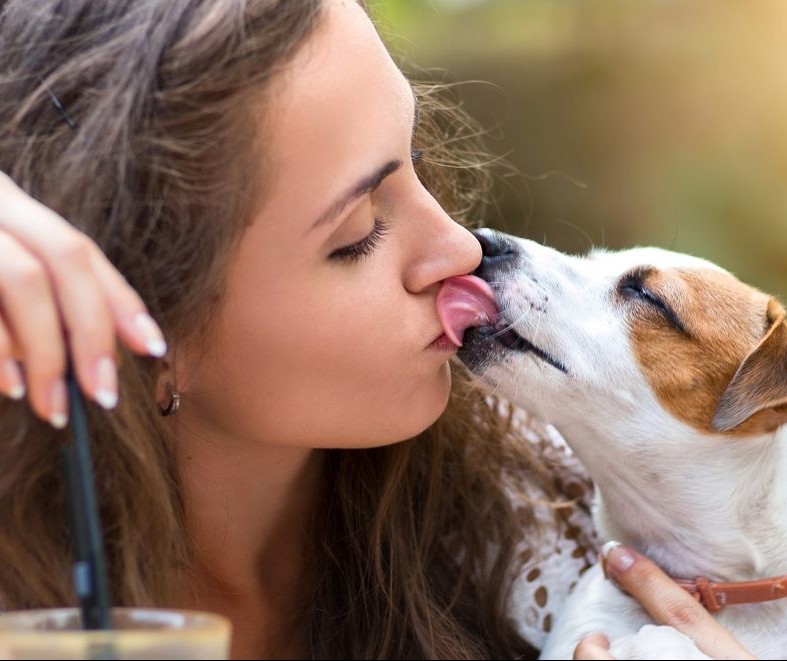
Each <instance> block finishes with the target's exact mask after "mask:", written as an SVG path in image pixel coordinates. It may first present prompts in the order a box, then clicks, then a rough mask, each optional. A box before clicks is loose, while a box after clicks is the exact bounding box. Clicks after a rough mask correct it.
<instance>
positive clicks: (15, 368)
mask: <svg viewBox="0 0 787 661" xmlns="http://www.w3.org/2000/svg"><path fill="white" fill-rule="evenodd" d="M3 376H4V377H5V382H6V385H7V390H6V392H7V394H8V396H9V397H10V398H11V399H22V397H24V396H25V392H26V389H25V382H24V381H23V380H22V370H20V369H19V365H17V364H16V361H15V360H11V359H10V358H9V359H8V360H6V361H5V363H4V364H3Z"/></svg>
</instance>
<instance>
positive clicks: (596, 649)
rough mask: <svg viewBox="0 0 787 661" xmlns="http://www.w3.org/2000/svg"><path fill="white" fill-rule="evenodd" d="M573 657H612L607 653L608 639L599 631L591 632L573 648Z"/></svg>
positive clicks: (612, 657)
mask: <svg viewBox="0 0 787 661" xmlns="http://www.w3.org/2000/svg"><path fill="white" fill-rule="evenodd" d="M574 658H575V659H614V658H615V657H614V656H612V655H611V654H610V653H609V640H607V637H606V636H605V635H603V634H600V633H591V634H588V635H587V636H585V637H584V638H583V639H582V640H580V641H579V643H578V644H577V646H576V648H574Z"/></svg>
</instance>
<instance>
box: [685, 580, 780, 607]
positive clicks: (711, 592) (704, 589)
mask: <svg viewBox="0 0 787 661" xmlns="http://www.w3.org/2000/svg"><path fill="white" fill-rule="evenodd" d="M674 580H675V582H676V583H677V584H678V585H680V587H682V588H683V589H684V590H686V591H687V592H688V593H689V594H691V595H692V596H693V597H694V598H695V599H696V600H697V601H698V602H699V603H700V604H702V605H703V606H705V608H707V609H708V610H709V611H710V612H711V613H717V612H719V611H720V610H721V609H722V608H723V607H724V606H729V605H730V604H754V603H759V602H762V601H773V600H774V599H781V598H783V597H787V575H785V576H776V577H775V578H766V579H763V580H760V581H741V582H738V583H714V582H713V581H710V580H708V579H707V578H704V577H702V576H701V577H699V578H695V579H694V580H693V581H692V580H689V579H680V578H677V579H674Z"/></svg>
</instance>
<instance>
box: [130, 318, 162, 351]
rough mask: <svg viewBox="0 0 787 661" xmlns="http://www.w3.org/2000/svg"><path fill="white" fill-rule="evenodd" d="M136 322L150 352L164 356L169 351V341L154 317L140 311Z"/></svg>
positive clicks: (135, 319)
mask: <svg viewBox="0 0 787 661" xmlns="http://www.w3.org/2000/svg"><path fill="white" fill-rule="evenodd" d="M134 323H135V324H136V326H137V329H138V330H139V332H140V333H141V334H142V337H143V339H144V342H145V348H146V349H147V350H148V353H149V354H150V355H151V356H155V357H156V358H162V357H164V355H165V354H166V353H167V343H166V342H165V341H164V336H163V335H162V334H161V329H159V327H158V325H157V324H156V322H155V321H153V318H152V317H151V316H150V315H149V314H148V313H147V312H140V313H139V314H138V315H137V316H136V317H134Z"/></svg>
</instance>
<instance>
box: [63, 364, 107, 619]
mask: <svg viewBox="0 0 787 661" xmlns="http://www.w3.org/2000/svg"><path fill="white" fill-rule="evenodd" d="M66 382H67V384H68V400H69V408H70V415H69V419H70V423H71V438H70V439H69V440H68V441H66V442H65V443H63V445H62V447H61V450H60V456H61V459H62V462H63V474H64V476H65V488H66V499H67V501H68V514H69V518H70V520H71V531H72V536H73V544H74V567H73V575H72V578H73V581H74V589H75V591H76V594H77V597H78V598H79V603H80V606H81V608H82V626H83V627H84V628H85V629H110V628H112V624H111V621H110V615H109V606H110V598H109V581H108V579H107V562H106V556H105V554H104V542H103V537H102V533H101V521H100V519H99V514H98V502H97V500H96V486H95V481H94V477H93V460H92V458H91V455H90V440H89V438H88V428H87V414H86V412H85V400H84V397H83V396H82V391H81V390H80V389H79V386H78V385H77V382H76V378H75V377H74V373H73V369H72V368H71V366H70V365H69V369H68V371H67V374H66Z"/></svg>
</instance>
